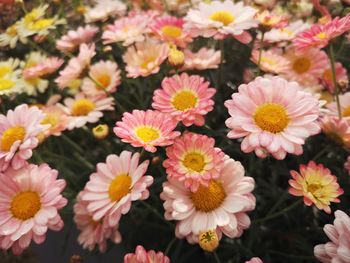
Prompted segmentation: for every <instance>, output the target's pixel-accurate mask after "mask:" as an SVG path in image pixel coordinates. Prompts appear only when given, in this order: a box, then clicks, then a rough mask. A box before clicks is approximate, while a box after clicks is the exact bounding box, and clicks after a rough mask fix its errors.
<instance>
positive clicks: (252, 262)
mask: <svg viewBox="0 0 350 263" xmlns="http://www.w3.org/2000/svg"><path fill="white" fill-rule="evenodd" d="M245 263H264V262H263V261H262V260H261V259H260V258H257V257H255V258H252V259H250V260H248V261H246V262H245Z"/></svg>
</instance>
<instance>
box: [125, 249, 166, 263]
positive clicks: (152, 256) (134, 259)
mask: <svg viewBox="0 0 350 263" xmlns="http://www.w3.org/2000/svg"><path fill="white" fill-rule="evenodd" d="M124 263H170V259H169V258H168V257H167V256H166V255H164V254H163V252H155V251H154V250H149V251H147V250H146V249H145V248H144V247H143V246H137V247H136V250H135V253H129V254H126V255H125V256H124Z"/></svg>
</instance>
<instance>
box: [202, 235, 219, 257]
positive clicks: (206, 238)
mask: <svg viewBox="0 0 350 263" xmlns="http://www.w3.org/2000/svg"><path fill="white" fill-rule="evenodd" d="M199 246H200V247H201V248H202V249H203V250H205V251H208V252H213V251H214V250H215V249H216V248H217V247H218V246H219V238H218V235H217V234H216V231H215V230H208V231H204V232H201V233H199Z"/></svg>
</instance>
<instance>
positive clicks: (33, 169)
mask: <svg viewBox="0 0 350 263" xmlns="http://www.w3.org/2000/svg"><path fill="white" fill-rule="evenodd" d="M57 176H58V172H57V171H56V170H53V169H51V168H50V167H49V166H48V165H47V164H41V165H40V166H37V165H33V164H28V165H26V166H25V167H23V168H22V169H19V170H13V169H8V170H7V171H6V172H5V173H4V174H0V185H1V188H2V189H1V196H0V205H1V207H2V209H1V213H0V218H1V220H0V247H1V248H2V249H5V250H7V249H10V248H11V249H12V252H13V253H14V254H15V255H19V254H21V253H22V251H23V250H25V249H26V248H28V247H29V245H30V243H31V241H32V240H33V241H34V242H35V243H37V244H41V243H43V242H44V241H45V237H46V232H47V230H48V229H51V230H54V231H59V230H61V229H62V228H63V225H64V223H63V221H62V219H61V217H60V215H59V214H58V210H60V209H61V208H63V207H64V206H65V205H66V204H67V199H66V198H64V197H63V196H62V194H61V193H62V191H63V189H64V187H65V186H66V182H65V181H64V180H63V179H57Z"/></svg>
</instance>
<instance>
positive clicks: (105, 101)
mask: <svg viewBox="0 0 350 263" xmlns="http://www.w3.org/2000/svg"><path fill="white" fill-rule="evenodd" d="M64 104H65V106H63V105H61V107H62V109H63V110H64V112H65V113H66V114H67V115H68V116H69V117H68V124H67V129H68V130H73V129H74V128H81V127H83V126H84V125H85V124H87V123H95V122H98V120H99V119H101V118H102V116H103V111H112V110H114V106H113V105H114V103H113V98H112V97H102V96H93V97H89V96H86V95H85V94H83V93H77V94H76V95H75V97H74V99H73V98H66V99H65V100H64Z"/></svg>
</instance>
